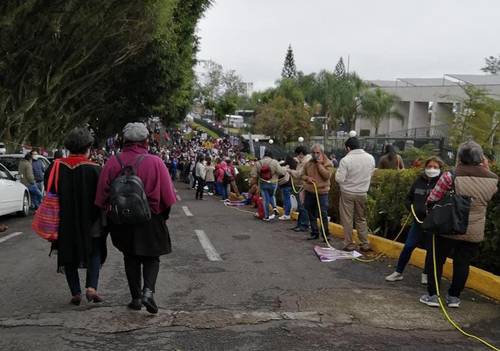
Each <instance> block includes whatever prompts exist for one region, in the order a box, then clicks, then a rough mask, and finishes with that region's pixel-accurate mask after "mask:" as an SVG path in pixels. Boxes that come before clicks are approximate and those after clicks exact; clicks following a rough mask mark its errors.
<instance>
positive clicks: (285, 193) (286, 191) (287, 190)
mask: <svg viewBox="0 0 500 351" xmlns="http://www.w3.org/2000/svg"><path fill="white" fill-rule="evenodd" d="M281 195H282V197H283V207H284V208H285V216H290V212H291V211H292V199H291V198H290V195H292V187H291V186H286V187H284V188H281Z"/></svg>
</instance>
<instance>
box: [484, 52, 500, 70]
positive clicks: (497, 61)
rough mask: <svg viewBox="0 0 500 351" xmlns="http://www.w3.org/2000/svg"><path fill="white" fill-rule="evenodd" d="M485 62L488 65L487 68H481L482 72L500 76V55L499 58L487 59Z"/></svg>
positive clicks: (491, 57)
mask: <svg viewBox="0 0 500 351" xmlns="http://www.w3.org/2000/svg"><path fill="white" fill-rule="evenodd" d="M484 61H485V63H486V66H484V67H483V68H481V71H483V72H487V73H491V74H498V72H500V55H499V56H498V57H495V56H490V57H485V58H484Z"/></svg>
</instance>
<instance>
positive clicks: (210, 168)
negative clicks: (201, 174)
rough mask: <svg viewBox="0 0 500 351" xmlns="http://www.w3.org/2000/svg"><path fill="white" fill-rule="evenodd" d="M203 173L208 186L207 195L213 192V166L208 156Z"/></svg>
mask: <svg viewBox="0 0 500 351" xmlns="http://www.w3.org/2000/svg"><path fill="white" fill-rule="evenodd" d="M206 170H207V172H206V175H205V184H206V185H207V186H208V195H213V194H214V193H215V167H214V166H213V165H212V160H210V158H208V160H207V167H206Z"/></svg>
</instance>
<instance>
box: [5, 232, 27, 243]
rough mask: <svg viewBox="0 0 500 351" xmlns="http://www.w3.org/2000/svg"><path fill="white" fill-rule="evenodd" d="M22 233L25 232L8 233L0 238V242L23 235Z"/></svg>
mask: <svg viewBox="0 0 500 351" xmlns="http://www.w3.org/2000/svg"><path fill="white" fill-rule="evenodd" d="M22 233H23V232H14V233H12V234H9V235H6V236H4V237H3V238H0V243H3V242H5V241H7V240H9V239H12V238H14V237H16V236H18V235H21V234H22Z"/></svg>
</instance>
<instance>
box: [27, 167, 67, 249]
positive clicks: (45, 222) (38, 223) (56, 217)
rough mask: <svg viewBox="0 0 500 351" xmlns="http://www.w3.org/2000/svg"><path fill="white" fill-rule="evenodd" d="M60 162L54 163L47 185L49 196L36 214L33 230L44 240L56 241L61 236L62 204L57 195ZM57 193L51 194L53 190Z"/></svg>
mask: <svg viewBox="0 0 500 351" xmlns="http://www.w3.org/2000/svg"><path fill="white" fill-rule="evenodd" d="M59 165H60V162H59V161H55V162H54V167H52V169H51V171H50V175H49V181H48V183H47V194H46V195H45V197H44V198H43V200H42V203H41V204H40V207H38V209H37V210H36V212H35V215H34V217H33V222H32V223H31V228H32V229H33V230H34V231H35V233H36V234H37V235H38V236H39V237H41V238H42V239H45V240H48V241H56V240H57V238H58V234H59V222H60V204H59V195H58V194H57V188H58V184H57V183H58V181H59ZM53 185H54V188H55V192H51V190H52V188H53Z"/></svg>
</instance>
